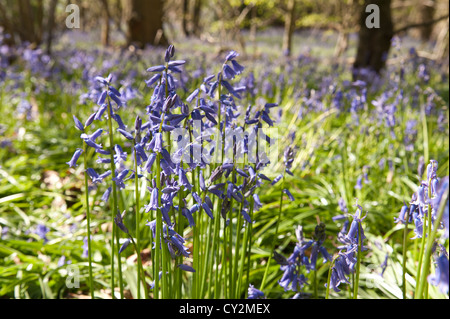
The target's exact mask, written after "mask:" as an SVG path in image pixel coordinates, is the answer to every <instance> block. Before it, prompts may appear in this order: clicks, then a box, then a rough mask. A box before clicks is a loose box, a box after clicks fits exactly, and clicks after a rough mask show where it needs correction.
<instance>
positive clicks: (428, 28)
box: [419, 0, 436, 41]
mask: <svg viewBox="0 0 450 319" xmlns="http://www.w3.org/2000/svg"><path fill="white" fill-rule="evenodd" d="M435 5H436V3H435V0H428V1H427V2H426V3H421V4H420V6H419V10H420V11H419V12H420V22H422V23H423V22H427V21H432V20H433V18H434V13H435V11H436V10H435ZM433 27H434V24H430V25H424V26H423V27H421V28H420V29H419V32H420V38H421V39H422V40H423V41H429V40H430V38H431V34H432V33H433Z"/></svg>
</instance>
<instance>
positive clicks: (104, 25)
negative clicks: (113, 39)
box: [101, 0, 111, 46]
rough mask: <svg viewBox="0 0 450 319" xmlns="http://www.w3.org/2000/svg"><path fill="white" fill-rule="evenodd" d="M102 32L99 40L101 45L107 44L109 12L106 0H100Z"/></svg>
mask: <svg viewBox="0 0 450 319" xmlns="http://www.w3.org/2000/svg"><path fill="white" fill-rule="evenodd" d="M102 9H103V10H102V20H103V22H102V34H101V41H102V45H104V46H109V20H110V17H111V15H110V12H109V7H108V1H107V0H102Z"/></svg>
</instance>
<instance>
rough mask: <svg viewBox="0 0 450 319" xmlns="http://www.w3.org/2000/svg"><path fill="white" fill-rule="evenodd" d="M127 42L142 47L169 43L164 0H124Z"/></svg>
mask: <svg viewBox="0 0 450 319" xmlns="http://www.w3.org/2000/svg"><path fill="white" fill-rule="evenodd" d="M123 10H124V18H125V22H126V24H127V32H126V35H127V43H128V45H130V44H134V45H137V46H139V47H141V48H143V47H144V46H145V45H147V44H150V45H167V39H166V37H165V35H164V32H163V20H162V18H163V1H162V0H124V1H123Z"/></svg>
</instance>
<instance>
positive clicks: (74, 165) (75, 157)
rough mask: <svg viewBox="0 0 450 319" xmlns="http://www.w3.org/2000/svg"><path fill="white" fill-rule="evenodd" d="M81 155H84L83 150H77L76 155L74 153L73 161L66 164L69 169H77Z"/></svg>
mask: <svg viewBox="0 0 450 319" xmlns="http://www.w3.org/2000/svg"><path fill="white" fill-rule="evenodd" d="M81 153H83V150H82V149H81V148H77V149H76V151H75V153H73V156H72V159H71V160H70V161H68V162H66V164H68V165H69V167H77V161H78V158H79V157H80V155H81Z"/></svg>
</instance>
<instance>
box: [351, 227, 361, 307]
mask: <svg viewBox="0 0 450 319" xmlns="http://www.w3.org/2000/svg"><path fill="white" fill-rule="evenodd" d="M361 245H362V226H361V222H358V253H357V257H356V258H357V259H356V278H355V281H354V289H355V290H354V293H353V299H358V288H359V274H360V268H361V257H362V255H361Z"/></svg>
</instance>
